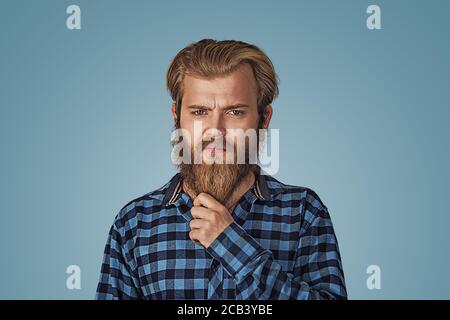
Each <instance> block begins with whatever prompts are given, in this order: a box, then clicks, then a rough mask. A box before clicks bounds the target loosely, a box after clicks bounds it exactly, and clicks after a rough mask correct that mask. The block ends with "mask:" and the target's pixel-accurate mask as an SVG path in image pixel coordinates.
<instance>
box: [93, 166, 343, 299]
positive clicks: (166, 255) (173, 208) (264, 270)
mask: <svg viewBox="0 0 450 320" xmlns="http://www.w3.org/2000/svg"><path fill="white" fill-rule="evenodd" d="M181 182H182V178H181V175H180V174H179V173H178V174H176V175H175V176H174V177H173V178H172V179H171V181H169V182H168V183H167V184H166V185H165V186H163V187H162V188H160V189H158V190H156V191H153V192H150V193H148V194H146V195H144V196H142V197H140V198H137V199H135V200H133V201H131V202H129V203H128V204H127V205H125V206H124V207H123V208H122V209H121V210H120V212H119V213H118V215H117V216H116V218H115V221H114V223H113V225H112V227H111V230H110V232H109V236H108V240H107V244H106V247H105V251H104V258H103V263H102V267H101V274H100V280H99V284H98V288H97V293H96V299H238V300H245V299H346V298H347V293H346V288H345V282H344V274H343V270H342V264H341V258H340V254H339V248H338V244H337V240H336V236H335V234H334V230H333V226H332V223H331V220H330V216H329V214H328V209H327V208H326V206H325V205H324V204H323V203H322V202H321V200H320V199H319V197H318V196H317V194H316V193H315V192H314V191H312V190H311V189H308V188H304V187H295V186H289V185H285V184H283V183H281V182H279V181H278V180H276V179H275V178H273V177H271V176H267V175H258V176H257V179H256V182H255V184H254V186H253V188H251V189H249V190H248V191H247V192H246V193H245V194H244V196H243V197H242V198H241V199H240V200H239V202H238V204H237V205H236V206H235V208H234V210H233V213H232V215H233V218H234V221H235V222H233V223H232V224H231V225H229V226H228V227H227V228H226V229H225V230H224V231H223V232H222V233H221V234H220V235H219V236H218V237H217V238H216V239H215V241H214V242H213V243H212V244H211V245H210V246H209V247H208V248H207V249H205V248H204V247H203V246H201V245H199V244H196V243H194V242H193V241H192V240H191V239H190V238H189V231H190V228H189V221H190V220H191V219H192V216H191V212H190V209H191V208H192V206H193V203H192V200H191V198H190V197H189V196H188V194H187V193H185V192H184V191H183V190H182V183H181Z"/></svg>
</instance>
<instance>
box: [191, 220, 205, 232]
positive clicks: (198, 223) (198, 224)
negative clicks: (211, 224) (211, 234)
mask: <svg viewBox="0 0 450 320" xmlns="http://www.w3.org/2000/svg"><path fill="white" fill-rule="evenodd" d="M206 224H207V221H206V220H204V219H192V220H191V221H190V222H189V227H190V228H191V230H194V229H201V228H205V227H206Z"/></svg>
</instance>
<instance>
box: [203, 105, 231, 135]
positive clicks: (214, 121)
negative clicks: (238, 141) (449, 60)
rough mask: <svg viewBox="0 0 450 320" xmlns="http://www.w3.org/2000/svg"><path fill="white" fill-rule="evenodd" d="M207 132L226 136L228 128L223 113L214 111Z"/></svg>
mask: <svg viewBox="0 0 450 320" xmlns="http://www.w3.org/2000/svg"><path fill="white" fill-rule="evenodd" d="M205 130H208V131H210V132H216V133H215V134H221V135H223V136H224V135H225V133H226V128H225V123H224V118H223V115H222V112H220V111H219V110H214V112H212V114H211V116H210V117H209V119H208V123H207V125H206V128H205Z"/></svg>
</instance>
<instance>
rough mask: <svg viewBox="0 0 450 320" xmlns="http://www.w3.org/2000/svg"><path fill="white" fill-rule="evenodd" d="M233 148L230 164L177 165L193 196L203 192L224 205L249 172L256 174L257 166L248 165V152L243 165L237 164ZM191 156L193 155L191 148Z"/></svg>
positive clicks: (203, 145)
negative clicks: (232, 157) (232, 158)
mask: <svg viewBox="0 0 450 320" xmlns="http://www.w3.org/2000/svg"><path fill="white" fill-rule="evenodd" d="M208 144H209V142H204V143H203V144H202V149H201V150H204V148H205V147H206V146H207V145H208ZM234 148H235V150H234V155H235V159H234V162H233V163H232V164H228V163H226V162H225V163H212V164H207V163H204V162H203V161H202V163H200V164H195V163H194V162H193V161H191V164H186V163H181V164H180V165H179V168H180V173H181V176H182V177H183V179H184V183H185V184H186V185H187V187H188V188H189V190H190V191H191V192H192V193H194V196H197V195H198V194H200V193H202V192H205V193H208V194H209V195H211V196H212V197H214V198H215V199H216V200H217V201H219V202H220V203H221V204H223V205H226V204H227V202H228V201H229V199H230V197H231V195H232V194H233V191H235V190H236V189H237V188H238V187H239V185H240V184H241V182H242V181H243V180H244V178H245V177H247V176H248V175H249V174H250V173H251V172H254V173H257V171H258V166H257V165H256V164H249V155H248V150H247V151H246V161H245V163H244V164H240V163H239V164H238V163H237V158H236V156H237V150H236V146H234ZM191 154H192V155H193V154H194V149H193V148H192V149H191ZM223 154H224V155H225V154H226V150H223ZM192 160H193V159H192Z"/></svg>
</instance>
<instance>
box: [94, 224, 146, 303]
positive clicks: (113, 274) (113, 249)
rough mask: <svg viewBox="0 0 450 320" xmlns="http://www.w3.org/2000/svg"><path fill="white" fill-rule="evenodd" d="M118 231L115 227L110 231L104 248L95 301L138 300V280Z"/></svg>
mask: <svg viewBox="0 0 450 320" xmlns="http://www.w3.org/2000/svg"><path fill="white" fill-rule="evenodd" d="M121 239H123V237H122V236H121V234H120V232H119V230H118V229H117V227H116V225H115V224H113V226H112V227H111V229H110V232H109V235H108V241H107V243H106V246H105V251H104V256H103V262H102V267H101V272H100V280H99V283H98V286H97V293H96V296H95V299H97V300H130V299H139V298H140V294H139V290H138V289H137V288H138V287H139V286H138V280H137V277H135V276H134V275H133V274H134V272H133V270H132V264H131V263H130V260H129V259H127V256H128V253H127V250H124V248H123V244H122V240H121Z"/></svg>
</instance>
